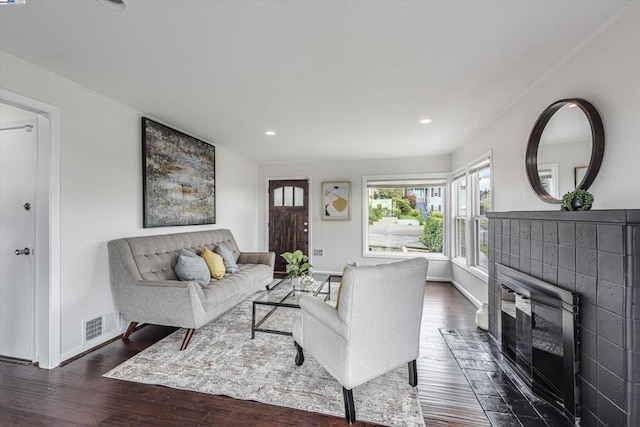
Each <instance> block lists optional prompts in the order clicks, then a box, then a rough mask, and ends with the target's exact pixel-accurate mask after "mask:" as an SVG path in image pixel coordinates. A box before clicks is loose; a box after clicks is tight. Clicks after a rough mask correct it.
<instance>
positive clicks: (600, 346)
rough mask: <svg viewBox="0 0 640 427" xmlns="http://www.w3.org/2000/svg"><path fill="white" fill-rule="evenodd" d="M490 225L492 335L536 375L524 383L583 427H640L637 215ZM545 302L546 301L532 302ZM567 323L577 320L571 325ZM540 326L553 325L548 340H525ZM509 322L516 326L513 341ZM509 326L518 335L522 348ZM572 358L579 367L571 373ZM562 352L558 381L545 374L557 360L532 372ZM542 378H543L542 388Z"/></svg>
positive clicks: (497, 215) (547, 217)
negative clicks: (552, 296) (535, 325)
mask: <svg viewBox="0 0 640 427" xmlns="http://www.w3.org/2000/svg"><path fill="white" fill-rule="evenodd" d="M488 217H489V333H490V335H491V337H492V338H493V339H494V340H496V341H498V342H499V343H500V344H501V346H502V348H503V355H504V356H505V358H507V359H512V360H511V361H512V364H513V365H515V366H516V369H515V370H516V371H518V370H521V371H525V372H530V373H532V378H530V380H529V381H527V380H526V378H525V382H526V383H528V384H529V385H531V387H532V389H533V390H534V391H535V392H536V393H537V394H538V395H541V396H542V397H545V398H546V399H547V400H550V401H555V402H556V403H558V402H562V405H561V406H563V407H564V410H565V412H567V413H568V414H569V415H570V414H571V412H572V411H573V413H574V415H575V418H576V422H579V423H580V425H581V426H583V427H584V426H586V427H589V426H599V425H616V426H629V427H631V426H638V425H640V210H598V211H586V212H560V211H555V212H554V211H533V212H490V213H489V214H488ZM532 283H533V284H534V285H540V284H542V287H543V290H542V291H540V290H539V289H538V290H536V289H535V286H534V289H533V294H532V289H531V286H530V285H531V284H532ZM523 285H524V286H523ZM510 291H512V292H510ZM518 294H519V295H518ZM550 294H555V295H556V296H557V297H559V298H557V299H556V302H551V301H547V300H545V298H547V297H548V296H549V295H550ZM532 295H533V296H532ZM535 295H538V297H535ZM540 295H541V296H542V299H543V301H535V299H536V298H537V299H538V300H540V298H539V296H540ZM558 301H562V302H558ZM549 307H552V308H549ZM553 307H556V308H555V309H554V308H553ZM565 309H567V310H565ZM572 310H574V311H573V312H572ZM518 312H519V313H520V317H519V318H518V315H517V313H518ZM510 313H513V314H514V316H511V314H510ZM565 317H567V318H569V317H573V318H574V319H577V322H576V323H575V324H574V325H573V327H571V326H570V325H569V324H568V323H566V322H564V321H566V320H567V319H564V318H565ZM512 319H513V320H512ZM541 319H542V320H543V321H544V322H548V323H546V324H543V326H545V329H546V332H545V333H544V334H543V333H540V332H539V331H536V328H532V329H531V328H529V329H528V330H529V332H523V331H525V330H527V328H528V327H530V326H531V325H529V324H527V322H529V323H535V322H536V321H539V320H541ZM563 319H564V320H563ZM505 322H506V323H511V324H510V325H506V326H507V334H506V335H505V333H504V326H505V325H504V323H505ZM518 322H519V323H518ZM509 328H514V330H515V332H518V330H520V331H521V337H522V339H521V342H520V343H519V342H518V340H517V339H515V340H514V339H513V338H512V337H513V334H510V333H509ZM537 329H542V328H537ZM571 331H573V337H571ZM536 334H538V336H536ZM516 336H517V335H516ZM560 336H562V339H561V340H560V338H559V337H560ZM569 338H572V339H571V343H568V340H569ZM540 339H545V340H547V342H546V343H545V344H541V343H540ZM561 343H562V344H561ZM541 351H542V352H541ZM571 351H574V352H575V354H574V356H573V360H574V361H575V362H576V363H575V366H573V365H570V364H569V365H567V363H569V362H567V360H571V356H569V357H566V356H567V352H571ZM536 353H537V354H538V355H537V356H536ZM560 353H561V354H562V356H563V359H562V360H563V362H562V363H563V365H562V366H563V367H562V369H561V372H559V373H558V372H555V373H554V372H552V371H548V372H544V371H545V370H547V369H549V368H548V367H549V366H558V365H557V364H556V362H549V363H543V364H542V365H544V368H542V372H541V371H540V370H539V369H537V368H536V369H534V368H533V367H529V365H531V366H533V365H534V364H535V362H536V361H541V360H542V359H543V358H547V359H548V360H549V361H553V360H554V356H556V357H557V356H559V354H560ZM557 360H559V359H556V361H557ZM519 363H520V366H521V368H520V369H518V368H517V367H518V364H519ZM535 376H539V377H540V376H542V377H543V378H537V380H538V381H537V383H536V381H535V380H536V378H535ZM561 378H562V379H561ZM554 381H555V383H554ZM548 383H550V384H548ZM541 385H546V386H547V387H546V391H545V387H540V386H541ZM563 390H564V391H563ZM571 390H573V394H574V396H573V397H571V396H570V395H571ZM559 391H563V392H562V396H560V395H559V393H558V392H559ZM571 399H573V401H572V400H571ZM567 403H568V405H566V404H567ZM567 406H568V407H567Z"/></svg>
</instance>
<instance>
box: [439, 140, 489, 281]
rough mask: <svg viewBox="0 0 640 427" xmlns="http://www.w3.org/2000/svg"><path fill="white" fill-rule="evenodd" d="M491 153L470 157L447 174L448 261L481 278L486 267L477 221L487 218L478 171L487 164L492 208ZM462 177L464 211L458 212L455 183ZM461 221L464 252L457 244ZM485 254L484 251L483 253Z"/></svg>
mask: <svg viewBox="0 0 640 427" xmlns="http://www.w3.org/2000/svg"><path fill="white" fill-rule="evenodd" d="M491 154H492V153H491V152H488V153H486V154H484V155H482V156H480V157H478V158H476V159H474V160H473V161H471V162H469V163H468V164H466V165H465V166H464V167H462V168H460V169H458V170H456V171H455V172H454V173H452V174H451V176H452V178H451V188H450V193H451V200H452V209H451V212H452V215H451V219H452V220H451V221H450V223H451V238H452V249H453V250H452V253H451V262H452V263H454V264H456V265H458V266H461V267H463V268H465V269H466V270H468V271H470V272H472V273H473V274H475V275H476V276H478V277H480V278H482V279H488V273H489V272H488V270H487V268H486V267H484V266H483V265H481V263H480V258H481V255H480V252H481V249H480V240H481V239H480V234H479V233H480V229H481V227H480V223H481V222H482V221H486V220H487V216H486V212H485V213H481V211H480V205H481V200H480V197H481V195H480V190H479V175H478V174H479V172H480V171H482V170H483V169H485V168H486V167H487V166H488V167H489V180H490V181H489V203H490V208H489V209H490V210H491V209H492V208H493V170H492V169H493V163H492V155H491ZM460 179H463V180H464V182H465V186H466V187H465V191H466V199H465V204H466V206H465V208H466V211H465V215H459V207H460V206H459V198H458V193H459V189H458V186H457V185H456V184H457V182H458V180H460ZM461 221H464V222H465V225H464V233H465V236H464V238H465V243H466V254H465V256H462V255H461V253H460V245H459V239H458V230H459V225H458V224H459V223H460V222H461ZM487 256H488V254H487Z"/></svg>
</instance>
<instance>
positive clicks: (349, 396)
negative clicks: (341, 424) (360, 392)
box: [342, 387, 356, 425]
mask: <svg viewBox="0 0 640 427" xmlns="http://www.w3.org/2000/svg"><path fill="white" fill-rule="evenodd" d="M342 396H343V397H344V413H345V415H344V417H345V418H346V419H347V422H348V423H349V424H350V425H351V424H353V423H354V422H355V421H356V407H355V405H354V404H353V390H347V389H346V388H344V387H342Z"/></svg>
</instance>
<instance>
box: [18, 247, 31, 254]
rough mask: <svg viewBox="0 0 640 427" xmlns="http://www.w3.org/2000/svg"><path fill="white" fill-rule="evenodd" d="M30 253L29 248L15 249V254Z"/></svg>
mask: <svg viewBox="0 0 640 427" xmlns="http://www.w3.org/2000/svg"><path fill="white" fill-rule="evenodd" d="M30 253H31V250H29V248H24V249H16V255H29V254H30Z"/></svg>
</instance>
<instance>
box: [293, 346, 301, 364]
mask: <svg viewBox="0 0 640 427" xmlns="http://www.w3.org/2000/svg"><path fill="white" fill-rule="evenodd" d="M293 345H294V346H295V347H296V350H297V351H298V353H297V354H296V366H301V365H302V364H303V363H304V352H303V351H302V347H300V344H298V343H297V342H295V341H294V342H293Z"/></svg>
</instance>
